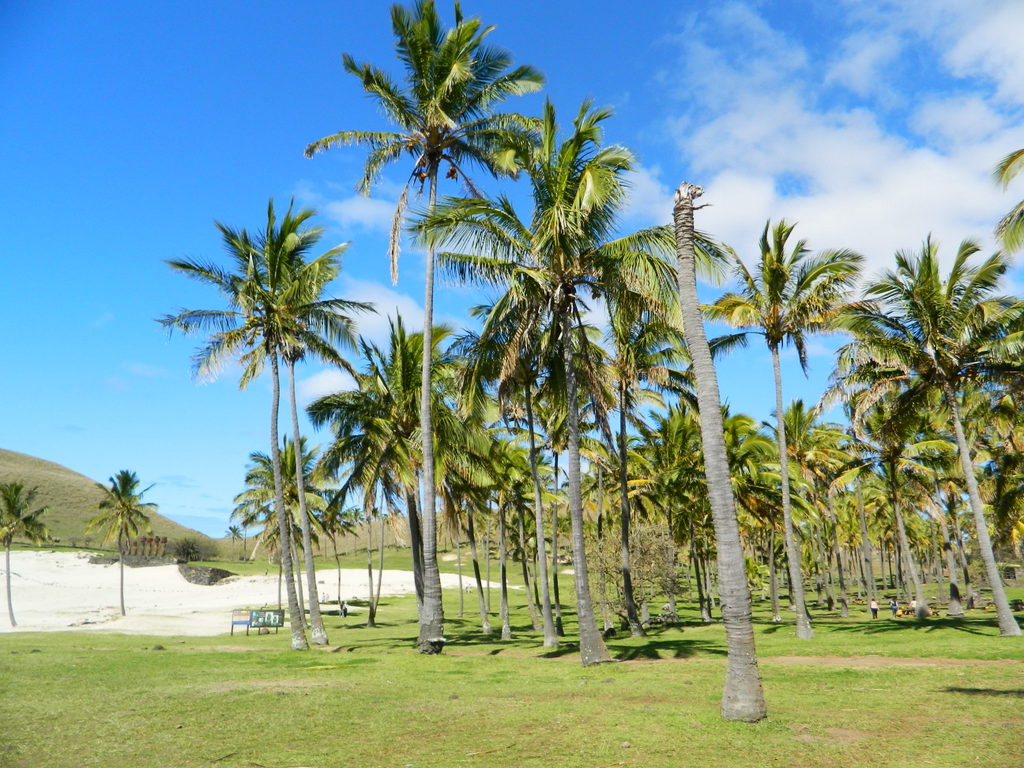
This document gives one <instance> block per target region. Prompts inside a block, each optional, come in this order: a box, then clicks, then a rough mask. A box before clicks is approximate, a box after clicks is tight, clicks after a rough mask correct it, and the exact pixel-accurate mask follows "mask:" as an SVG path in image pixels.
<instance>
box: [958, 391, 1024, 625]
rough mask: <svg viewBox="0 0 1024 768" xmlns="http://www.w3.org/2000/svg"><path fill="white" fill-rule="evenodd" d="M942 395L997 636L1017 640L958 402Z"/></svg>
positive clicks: (1014, 622) (1014, 621)
mask: <svg viewBox="0 0 1024 768" xmlns="http://www.w3.org/2000/svg"><path fill="white" fill-rule="evenodd" d="M944 394H945V396H946V402H947V403H948V404H949V409H950V415H951V416H952V417H953V418H952V421H953V433H954V434H955V435H956V445H957V449H958V452H959V454H960V466H961V468H962V469H963V472H964V479H965V480H966V481H967V497H968V498H969V499H970V500H971V512H973V513H974V528H975V533H976V534H977V536H978V551H979V552H980V553H981V561H982V562H983V563H984V564H985V575H986V576H987V577H988V585H989V587H991V589H992V602H993V603H995V606H996V615H997V616H998V617H999V634H1000V635H1003V636H1004V637H1016V636H1018V635H1020V633H1021V632H1020V625H1019V624H1017V620H1016V619H1015V618H1014V617H1013V612H1012V611H1011V610H1010V603H1009V601H1008V600H1007V599H1006V591H1005V590H1004V589H1003V581H1002V579H1000V578H999V568H998V567H997V566H996V556H995V553H994V552H993V551H992V539H991V538H990V537H989V535H988V521H987V520H986V519H985V512H984V507H983V505H982V501H981V492H980V491H979V490H978V479H977V477H975V475H974V459H973V458H972V456H971V449H970V447H969V446H968V445H967V437H966V436H965V435H964V427H963V423H962V422H961V421H960V405H959V403H957V400H956V394H955V393H954V392H953V389H952V387H950V386H949V385H948V384H947V385H946V386H945V387H944Z"/></svg>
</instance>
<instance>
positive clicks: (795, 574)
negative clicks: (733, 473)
mask: <svg viewBox="0 0 1024 768" xmlns="http://www.w3.org/2000/svg"><path fill="white" fill-rule="evenodd" d="M769 349H770V350H771V353H772V373H773V375H774V377H775V431H776V435H777V437H778V442H779V478H780V479H781V481H782V535H783V538H784V539H785V542H786V561H787V563H788V566H789V581H790V584H791V588H790V589H791V592H792V599H793V605H795V606H796V636H797V637H799V638H800V639H802V640H810V639H811V638H812V637H814V630H813V629H811V619H810V616H808V614H807V604H806V603H805V601H804V582H803V577H802V576H801V574H800V543H799V542H798V541H797V540H796V532H795V529H794V526H793V507H792V503H791V501H790V497H789V454H788V451H787V449H786V424H785V420H784V418H783V416H784V415H785V411H784V410H783V409H782V370H781V368H780V367H779V350H778V348H777V347H769Z"/></svg>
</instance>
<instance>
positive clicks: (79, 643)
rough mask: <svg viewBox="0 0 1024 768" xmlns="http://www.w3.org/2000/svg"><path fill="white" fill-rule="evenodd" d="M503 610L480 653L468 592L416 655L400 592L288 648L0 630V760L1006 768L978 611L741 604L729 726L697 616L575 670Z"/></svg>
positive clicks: (1004, 717) (1012, 664)
mask: <svg viewBox="0 0 1024 768" xmlns="http://www.w3.org/2000/svg"><path fill="white" fill-rule="evenodd" d="M571 589H572V587H571V583H570V582H569V579H566V582H565V586H564V590H563V594H567V593H569V592H570V591H571ZM1018 594H1020V590H1017V591H1016V592H1015V596H1016V595H1018ZM515 597H516V601H514V603H513V610H514V613H513V616H514V621H513V628H514V631H515V634H516V636H515V638H514V639H513V640H512V641H510V642H507V643H502V642H500V641H495V640H494V639H491V638H485V637H483V636H482V635H481V634H480V633H479V631H478V622H477V620H476V617H475V614H474V613H472V610H471V609H474V608H475V604H476V603H475V599H474V598H473V596H472V595H471V594H467V600H466V608H467V610H466V614H465V615H464V617H462V618H461V619H460V618H458V617H457V616H456V615H455V614H456V610H457V605H458V597H457V595H456V594H455V593H453V592H446V593H445V606H446V611H447V614H448V622H447V625H446V627H447V629H446V631H447V634H448V636H449V640H450V642H449V644H448V646H447V648H446V651H445V653H444V654H443V655H441V656H438V657H423V656H419V655H418V654H416V653H415V652H414V650H413V649H412V645H413V640H414V638H415V635H416V624H415V602H414V600H413V599H411V598H402V599H385V600H384V602H383V605H382V606H381V611H380V614H379V619H380V621H381V622H382V625H381V626H380V627H378V628H376V629H367V628H365V627H364V626H362V625H361V623H360V622H361V620H362V619H361V617H360V616H359V615H351V616H349V617H347V618H345V619H342V618H340V617H338V616H336V615H328V616H327V623H328V629H329V632H330V639H331V645H329V646H328V647H326V648H322V649H314V650H310V651H309V652H304V653H296V652H292V651H290V650H288V641H289V635H288V633H287V632H286V631H284V632H281V633H280V634H276V635H275V634H271V635H257V634H251V635H249V636H246V635H245V634H244V632H243V633H240V634H236V635H235V636H234V637H230V636H227V635H224V636H220V637H216V638H203V639H196V638H181V637H153V638H149V637H138V636H125V635H117V634H111V633H97V632H90V633H85V632H79V633H72V632H66V633H48V634H43V633H35V634H29V633H26V634H13V635H12V634H6V635H0V722H2V723H3V727H2V728H0V766H4V767H5V768H7V767H8V766H9V767H10V768H37V767H38V766H48V767H49V766H52V767H54V768H57V767H59V766H69V767H70V766H104V767H106V768H114V767H117V766H124V767H125V768H128V767H129V766H131V767H132V768H135V767H138V768H147V767H150V766H152V767H154V768H156V767H157V766H159V767H160V768H164V767H166V766H181V767H191V766H196V767H199V766H215V767H217V768H239V767H243V766H245V767H248V766H256V767H257V768H297V767H298V766H312V767H315V768H333V767H334V766H398V767H399V768H406V767H408V766H414V767H415V768H423V767H426V766H437V767H438V768H440V767H441V766H516V768H525V767H526V766H567V767H569V766H588V768H589V767H591V766H598V767H603V766H638V767H639V766H644V767H645V768H660V767H661V766H665V767H667V766H673V767H676V766H683V765H695V766H754V767H759V766H827V768H845V767H846V766H851V767H852V766H951V767H952V766H965V765H984V766H988V767H990V768H998V767H1000V766H1005V767H1006V768H1010V767H1011V766H1012V767H1013V768H1017V767H1018V766H1020V765H1022V764H1024V738H1022V734H1024V641H1022V640H1021V639H1020V638H1015V639H1004V638H1000V637H998V634H997V629H996V626H995V620H994V617H993V616H992V615H991V613H988V614H986V613H985V612H982V611H977V612H974V614H973V615H972V616H971V617H970V618H967V619H964V620H959V621H953V620H949V619H935V620H929V621H923V622H917V621H911V620H895V621H893V620H884V619H879V620H878V621H875V622H872V621H870V619H867V618H865V617H863V616H862V615H861V613H860V612H859V611H858V612H855V613H854V615H853V616H851V618H849V619H846V620H843V619H839V618H838V617H837V616H834V615H826V616H821V615H817V616H816V623H815V630H816V636H815V639H814V640H812V641H809V642H801V641H798V640H796V638H795V631H794V627H793V626H792V624H784V625H781V626H774V625H772V624H771V623H770V622H768V621H767V615H766V614H765V613H764V612H763V611H761V610H759V611H758V613H757V634H758V652H759V655H760V657H761V669H762V674H763V678H764V685H765V690H766V695H767V697H768V703H769V709H770V716H769V719H768V720H767V721H765V722H762V723H759V724H757V725H752V726H751V725H742V724H736V723H726V722H724V721H722V720H721V719H720V718H719V716H718V704H719V698H720V694H721V687H722V683H723V676H724V654H725V646H724V634H723V631H722V628H721V627H720V626H719V625H718V624H711V625H703V624H701V623H700V622H699V621H696V618H697V617H696V616H695V615H694V614H693V613H692V611H687V610H684V613H683V616H682V619H683V624H682V626H680V627H674V628H666V629H659V630H656V631H654V632H652V634H651V635H650V636H649V637H648V638H646V639H630V638H628V637H623V636H621V635H620V636H619V637H618V638H615V639H612V640H610V641H609V647H610V649H611V651H612V654H613V655H614V656H615V657H616V658H617V659H619V660H620V661H619V663H615V664H608V665H601V666H598V667H594V668H590V669H583V668H581V667H580V665H579V662H578V656H577V655H576V648H575V646H574V644H573V643H572V642H571V640H572V638H571V635H572V633H573V632H574V629H575V627H574V626H573V625H572V623H571V614H569V618H570V623H569V625H568V626H567V627H566V629H567V632H569V633H570V638H569V639H568V640H569V641H568V642H566V643H565V644H564V646H563V647H562V648H560V649H559V650H558V651H556V652H554V653H551V652H547V651H546V650H545V649H544V648H542V647H541V644H540V638H539V636H537V635H535V634H534V633H532V632H530V631H529V624H528V620H527V619H526V617H525V608H524V606H523V605H522V604H520V603H519V602H518V598H519V597H520V595H516V596H515ZM497 599H498V595H497V591H495V592H494V594H493V601H494V602H493V603H492V608H493V609H494V612H495V614H496V613H497V607H498V604H497ZM492 621H493V622H494V623H495V624H496V625H497V624H498V621H497V617H496V616H495V617H493V618H492ZM158 646H159V648H158Z"/></svg>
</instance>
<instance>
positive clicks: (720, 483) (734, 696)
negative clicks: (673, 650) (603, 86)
mask: <svg viewBox="0 0 1024 768" xmlns="http://www.w3.org/2000/svg"><path fill="white" fill-rule="evenodd" d="M702 192H703V190H702V189H701V188H700V187H697V186H693V185H691V184H688V183H686V182H684V183H683V184H682V185H681V186H680V187H679V189H678V190H677V191H676V194H675V205H674V207H673V218H674V223H675V234H676V251H677V255H678V261H677V267H676V271H677V279H678V281H679V303H680V305H681V308H682V314H683V329H684V331H685V334H686V343H687V346H688V347H689V350H690V355H691V358H692V360H693V371H694V376H695V378H696V383H697V403H698V408H699V409H700V431H701V442H702V444H703V449H704V472H705V475H706V477H707V484H708V499H709V501H710V504H711V513H712V515H713V518H714V523H715V539H716V542H717V546H718V570H719V590H720V595H721V598H722V619H723V621H724V623H725V635H726V645H727V648H728V664H727V668H726V675H725V689H724V692H723V695H722V708H721V712H722V716H723V717H724V718H725V719H727V720H741V721H746V722H755V721H757V720H762V719H763V718H764V717H766V716H767V713H768V710H767V707H766V705H765V701H764V692H763V690H762V688H761V675H760V673H759V672H758V668H757V656H756V655H755V651H754V625H753V621H752V617H751V608H750V592H749V591H748V589H747V575H746V571H745V568H744V560H743V546H742V544H741V542H740V530H739V523H738V522H737V520H736V503H735V500H734V498H733V493H732V481H731V479H730V477H729V463H728V459H727V457H726V452H725V433H724V430H723V425H722V401H721V397H720V395H719V392H718V378H717V376H716V374H715V366H714V363H713V362H712V360H711V349H710V348H709V347H708V342H707V337H706V336H705V335H704V318H703V317H702V316H701V312H700V303H699V299H698V298H697V272H696V264H695V263H694V251H693V248H694V246H693V200H694V198H696V197H699V196H700V195H701V194H702ZM779 412H780V413H781V412H782V410H781V408H780V409H779Z"/></svg>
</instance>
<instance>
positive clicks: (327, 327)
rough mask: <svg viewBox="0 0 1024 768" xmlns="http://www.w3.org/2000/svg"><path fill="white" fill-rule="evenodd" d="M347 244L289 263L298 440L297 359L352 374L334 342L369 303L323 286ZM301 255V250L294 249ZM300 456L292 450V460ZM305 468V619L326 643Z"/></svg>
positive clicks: (347, 342)
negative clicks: (330, 292)
mask: <svg viewBox="0 0 1024 768" xmlns="http://www.w3.org/2000/svg"><path fill="white" fill-rule="evenodd" d="M322 233H323V230H322V229H319V228H317V229H311V228H307V229H305V230H303V232H302V237H303V238H304V240H305V241H306V245H307V247H312V245H313V244H314V243H316V242H318V241H319V239H320V237H321V235H322ZM346 247H347V246H346V245H340V246H337V247H335V248H332V249H330V250H329V251H327V252H326V253H324V254H322V255H321V256H319V257H317V258H316V259H313V260H312V261H309V262H305V261H304V260H302V259H301V258H298V259H297V260H296V262H295V263H294V264H293V265H292V269H293V275H292V278H291V279H292V282H293V284H294V286H295V287H294V288H292V289H290V290H289V293H290V294H291V297H290V301H291V305H290V306H289V307H288V311H290V313H291V314H292V318H291V319H292V323H291V329H290V331H291V332H290V335H289V338H288V341H287V345H286V347H285V349H284V351H283V355H282V357H283V358H284V361H285V364H286V366H287V368H288V402H289V406H290V411H291V417H292V440H293V441H294V442H295V443H299V442H300V441H301V437H300V435H299V413H298V407H297V405H296V402H295V363H296V362H298V361H300V360H303V359H304V358H306V357H314V358H317V359H319V360H320V361H322V362H325V363H330V364H332V365H335V366H337V367H339V368H342V369H344V370H345V371H347V372H349V373H352V372H353V370H352V366H351V365H350V364H349V363H348V361H346V360H345V359H344V358H343V357H342V356H341V355H340V354H339V353H338V349H337V348H338V346H339V345H341V346H345V347H352V346H353V345H354V343H355V339H354V337H353V335H352V319H351V317H350V315H349V314H347V313H350V312H353V311H355V312H364V311H368V310H370V309H371V306H370V305H368V304H364V303H362V302H354V301H347V300H345V299H338V298H325V297H324V294H325V292H326V290H327V286H328V285H329V284H330V283H331V282H332V281H333V280H334V279H335V278H336V277H337V276H338V273H339V272H340V271H341V263H340V257H341V254H342V252H343V251H344V250H345V248H346ZM297 253H301V251H297ZM300 458H301V454H300V452H298V451H296V452H295V461H296V462H298V461H299V460H300ZM304 476H305V472H303V471H301V470H300V469H299V466H298V464H296V468H295V480H296V483H297V484H298V494H297V495H298V500H299V514H298V519H299V526H300V528H301V529H302V551H303V555H304V558H305V565H306V583H307V585H308V587H307V589H308V592H309V618H310V625H311V627H312V634H313V642H314V643H316V644H317V645H327V630H326V629H325V628H324V622H323V618H322V617H321V616H320V600H319V595H318V594H317V586H316V568H315V566H314V564H313V547H312V543H311V539H310V530H309V517H308V515H307V514H306V494H305V492H304V489H303V484H304V483H305V477H304Z"/></svg>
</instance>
